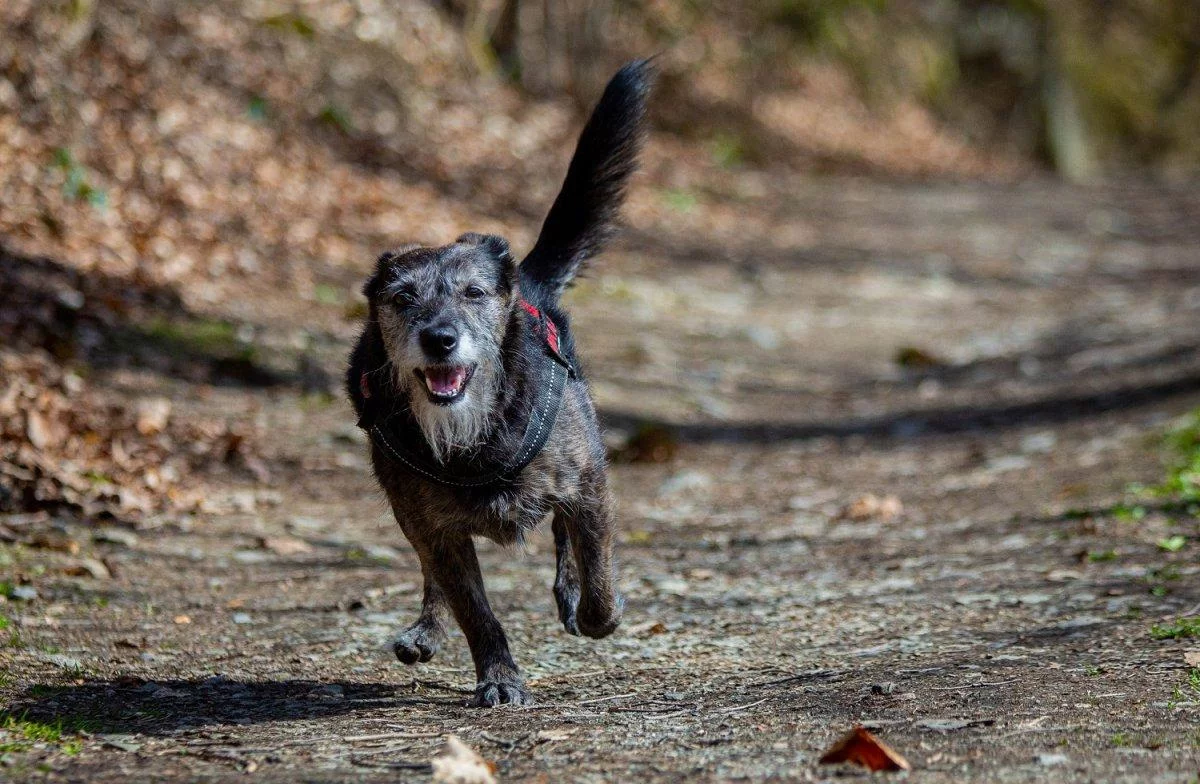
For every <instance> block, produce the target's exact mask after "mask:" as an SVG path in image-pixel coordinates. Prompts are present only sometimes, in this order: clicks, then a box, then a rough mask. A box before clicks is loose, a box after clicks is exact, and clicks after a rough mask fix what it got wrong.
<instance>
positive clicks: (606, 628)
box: [576, 596, 625, 640]
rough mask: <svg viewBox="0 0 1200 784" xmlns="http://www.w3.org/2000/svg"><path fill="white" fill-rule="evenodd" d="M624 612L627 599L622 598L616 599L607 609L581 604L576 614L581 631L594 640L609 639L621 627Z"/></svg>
mask: <svg viewBox="0 0 1200 784" xmlns="http://www.w3.org/2000/svg"><path fill="white" fill-rule="evenodd" d="M624 611H625V599H624V597H621V596H618V597H616V598H615V599H614V600H613V602H612V604H611V605H610V606H609V607H608V608H607V609H604V608H594V607H592V606H591V605H588V604H584V603H582V602H580V604H579V610H578V612H577V613H576V621H577V622H578V624H579V631H580V632H582V633H583V634H584V635H585V636H587V637H591V638H592V639H593V640H599V639H600V638H601V637H607V636H608V635H610V634H612V633H613V632H614V631H616V629H617V627H618V626H620V625H621V615H622V614H623V613H624Z"/></svg>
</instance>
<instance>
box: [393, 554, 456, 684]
mask: <svg viewBox="0 0 1200 784" xmlns="http://www.w3.org/2000/svg"><path fill="white" fill-rule="evenodd" d="M421 576H422V577H423V578H424V580H425V593H424V595H423V596H422V598H421V615H420V617H419V618H417V620H416V623H414V624H413V625H412V626H409V627H408V628H407V629H405V630H404V631H402V632H400V634H398V635H396V639H395V640H393V641H392V650H393V651H395V653H396V658H397V659H399V660H400V661H402V662H404V663H405V664H416V663H417V662H427V661H429V660H430V659H432V658H433V656H434V654H435V653H437V652H438V651H439V650H441V648H442V643H443V642H445V640H446V629H445V626H444V625H443V619H444V618H445V616H446V597H445V596H444V595H443V594H442V589H441V588H440V587H438V584H437V581H436V580H435V579H433V575H432V574H430V573H429V569H427V568H425V566H424V565H422V566H421Z"/></svg>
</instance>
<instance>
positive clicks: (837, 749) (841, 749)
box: [820, 726, 912, 771]
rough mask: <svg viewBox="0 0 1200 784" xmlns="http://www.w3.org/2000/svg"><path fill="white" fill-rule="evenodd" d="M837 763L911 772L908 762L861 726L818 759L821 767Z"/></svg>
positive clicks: (870, 768)
mask: <svg viewBox="0 0 1200 784" xmlns="http://www.w3.org/2000/svg"><path fill="white" fill-rule="evenodd" d="M838 762H849V763H851V764H853V765H860V766H862V767H864V768H866V769H867V770H872V771H875V770H912V765H910V764H909V763H908V760H906V759H904V757H902V756H900V754H898V753H897V752H896V751H895V750H894V749H892V748H891V747H890V746H888V745H887V744H886V743H884V742H883V741H881V740H879V738H876V737H875V736H874V735H872V734H871V733H870V732H867V730H866V729H865V728H864V727H862V726H858V727H855V728H854V729H852V730H850V732H849V733H848V734H847V735H846V736H845V737H843V738H842V739H841V740H839V741H838V742H837V743H835V744H834V745H833V746H832V747H830V749H829V751H827V752H825V754H824V755H822V757H821V759H820V763H821V764H822V765H832V764H835V763H838Z"/></svg>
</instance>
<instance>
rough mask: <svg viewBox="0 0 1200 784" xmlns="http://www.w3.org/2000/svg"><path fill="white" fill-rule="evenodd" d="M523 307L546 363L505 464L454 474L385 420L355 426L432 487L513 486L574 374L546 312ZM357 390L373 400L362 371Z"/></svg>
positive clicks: (546, 436)
mask: <svg viewBox="0 0 1200 784" xmlns="http://www.w3.org/2000/svg"><path fill="white" fill-rule="evenodd" d="M521 307H522V309H524V311H525V313H526V314H527V315H528V316H529V318H528V319H527V320H526V321H527V323H528V324H529V327H530V329H531V330H533V334H534V335H536V336H537V337H538V342H539V343H541V344H542V345H543V346H544V347H545V349H546V350H545V352H544V356H545V363H544V365H543V367H542V368H541V369H540V370H539V373H538V375H539V378H538V383H536V384H535V392H534V400H533V405H532V406H531V407H530V409H529V419H528V421H527V422H526V423H525V437H524V438H523V439H522V440H521V444H520V446H518V447H517V449H516V450H514V451H513V453H512V454H511V455H509V456H508V458H507V459H504V460H495V461H491V462H492V464H490V465H486V464H485V465H479V464H476V466H475V467H476V469H477V470H476V471H475V472H473V473H470V474H465V473H455V472H452V471H450V470H448V468H447V467H446V466H443V465H439V464H437V463H435V462H434V461H433V460H431V459H429V458H427V457H424V456H422V455H421V454H419V453H417V452H415V451H413V450H412V449H410V448H408V447H407V446H406V445H405V443H404V440H405V439H403V438H401V437H400V436H399V435H398V434H397V433H395V432H394V431H392V432H389V430H390V429H389V428H387V427H386V424H387V422H386V419H385V420H384V421H383V422H376V421H374V418H373V417H369V416H368V415H367V414H366V412H365V411H364V415H363V417H362V418H361V419H359V422H358V426H359V427H361V428H363V429H364V430H365V431H366V432H367V433H368V434H370V436H371V440H372V441H374V442H375V444H376V445H377V446H378V447H379V448H380V449H382V450H383V451H384V453H385V454H387V455H389V456H390V457H392V458H393V459H395V460H396V461H397V462H398V463H400V464H402V465H404V466H405V467H406V468H408V469H409V470H411V471H412V472H413V473H415V474H418V475H419V476H422V477H424V478H425V479H428V480H429V481H431V482H435V483H437V484H439V485H444V486H446V487H478V488H483V487H489V486H492V485H501V484H511V483H512V482H513V481H514V480H515V479H516V478H517V474H519V473H520V472H521V469H523V468H524V467H525V466H527V465H529V463H530V461H532V460H533V458H535V457H537V454H538V452H540V451H541V450H542V447H544V446H545V445H546V441H547V439H549V438H550V432H551V431H552V430H553V429H554V421H555V420H556V419H557V418H558V411H559V409H560V408H561V407H562V400H563V394H564V393H565V392H566V389H567V379H568V378H575V377H576V374H575V369H574V368H573V367H571V363H570V362H569V361H568V360H567V358H566V357H565V356H563V354H562V351H561V349H560V347H559V336H558V326H557V325H555V323H554V322H553V321H551V320H550V318H549V317H548V316H547V315H546V314H545V313H543V312H542V311H540V310H538V309H537V308H535V307H534V306H533V305H531V304H529V303H528V302H527V301H525V300H524V299H522V300H521ZM359 389H360V391H361V392H362V395H363V398H365V399H367V400H370V399H371V398H372V397H373V396H374V393H373V391H372V389H371V379H370V376H369V375H368V374H367V373H366V372H365V371H364V372H363V374H362V375H361V376H360V377H359Z"/></svg>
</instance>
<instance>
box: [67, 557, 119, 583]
mask: <svg viewBox="0 0 1200 784" xmlns="http://www.w3.org/2000/svg"><path fill="white" fill-rule="evenodd" d="M63 573H64V574H68V575H70V576H72V577H93V578H95V579H97V580H107V579H109V578H111V577H112V573H111V572H110V571H109V570H108V567H107V566H105V565H104V563H103V562H101V561H97V560H96V559H95V558H80V559H78V560H75V561H72V562H71V563H69V564H67V565H66V566H65V567H63Z"/></svg>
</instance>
